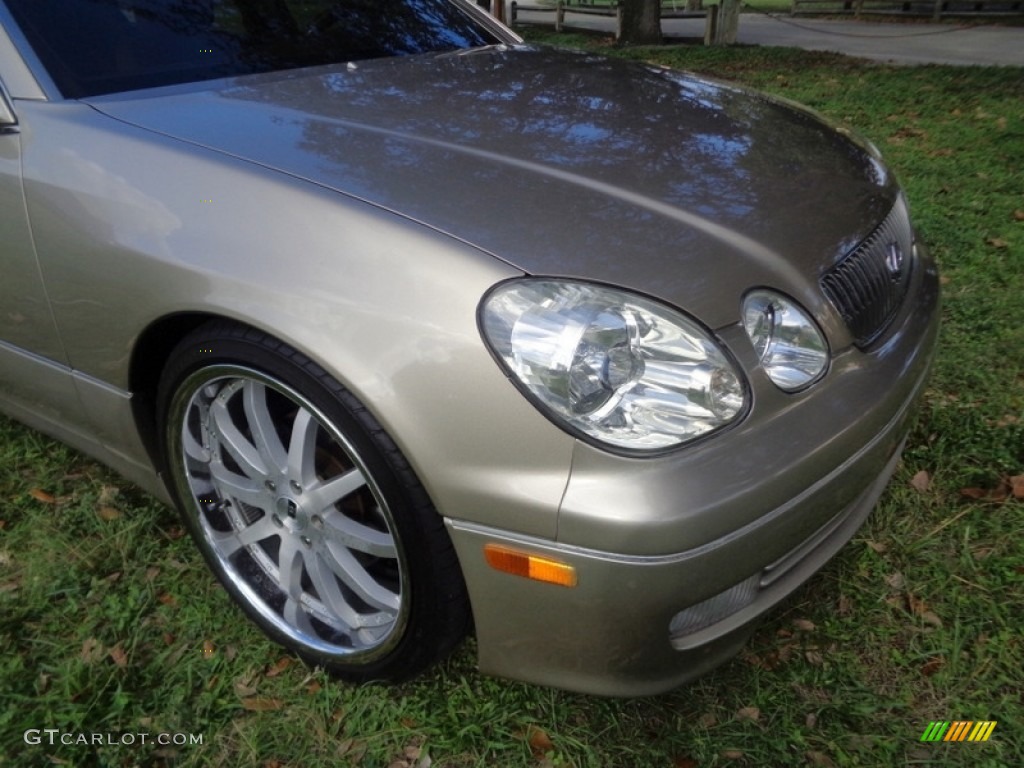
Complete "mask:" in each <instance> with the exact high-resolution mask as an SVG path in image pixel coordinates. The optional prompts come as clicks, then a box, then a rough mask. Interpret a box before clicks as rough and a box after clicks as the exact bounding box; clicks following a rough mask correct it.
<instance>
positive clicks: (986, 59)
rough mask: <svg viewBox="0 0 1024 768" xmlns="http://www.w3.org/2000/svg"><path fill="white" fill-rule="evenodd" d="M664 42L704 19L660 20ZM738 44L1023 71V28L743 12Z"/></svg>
mask: <svg viewBox="0 0 1024 768" xmlns="http://www.w3.org/2000/svg"><path fill="white" fill-rule="evenodd" d="M519 21H520V22H529V23H541V24H553V23H554V14H553V13H535V12H530V11H523V10H520V11H519ZM566 25H567V26H572V27H576V28H581V29H596V30H603V31H607V32H614V30H615V21H614V19H611V18H606V17H603V16H588V15H584V14H575V13H567V14H566ZM661 28H662V31H663V32H664V33H665V35H667V36H670V37H683V38H703V37H704V19H702V18H699V19H663V20H662V23H661ZM738 42H739V43H741V44H746V45H778V46H791V47H794V48H807V49H809V50H815V51H835V52H837V53H844V54H847V55H849V56H858V57H861V58H866V59H878V60H881V61H891V62H896V63H899V64H960V65H983V66H993V65H996V66H998V65H1008V66H1017V67H1024V27H993V26H979V27H973V26H972V27H966V26H965V27H960V26H957V25H956V24H955V22H950V23H945V24H893V23H878V22H871V21H854V20H841V21H833V20H828V21H826V20H821V19H807V18H804V17H798V18H792V17H789V16H784V15H779V16H766V15H764V14H760V13H745V14H743V15H742V16H741V17H740V28H739V38H738Z"/></svg>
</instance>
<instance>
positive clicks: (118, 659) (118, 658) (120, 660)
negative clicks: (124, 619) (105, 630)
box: [110, 643, 128, 669]
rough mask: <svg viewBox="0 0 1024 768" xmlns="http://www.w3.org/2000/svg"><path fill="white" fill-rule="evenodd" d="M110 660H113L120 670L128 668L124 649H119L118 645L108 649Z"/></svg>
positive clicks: (119, 645)
mask: <svg viewBox="0 0 1024 768" xmlns="http://www.w3.org/2000/svg"><path fill="white" fill-rule="evenodd" d="M110 658H111V659H113V660H114V664H116V665H117V666H118V667H120V668H121V669H124V668H125V667H127V666H128V654H127V653H125V652H124V648H123V647H121V644H120V643H118V644H117V645H115V646H114V647H113V648H111V649H110Z"/></svg>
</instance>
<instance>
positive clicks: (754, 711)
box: [736, 707, 761, 723]
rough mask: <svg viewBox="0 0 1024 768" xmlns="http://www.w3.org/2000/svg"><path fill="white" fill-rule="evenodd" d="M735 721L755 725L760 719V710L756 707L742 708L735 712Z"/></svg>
mask: <svg viewBox="0 0 1024 768" xmlns="http://www.w3.org/2000/svg"><path fill="white" fill-rule="evenodd" d="M736 719H737V720H749V721H751V722H752V723H756V722H757V721H758V720H760V719H761V710H760V709H758V708H757V707H742V708H740V709H738V710H736Z"/></svg>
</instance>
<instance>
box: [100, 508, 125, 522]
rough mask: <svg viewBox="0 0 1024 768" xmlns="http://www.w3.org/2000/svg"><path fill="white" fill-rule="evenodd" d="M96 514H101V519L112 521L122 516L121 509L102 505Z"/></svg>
mask: <svg viewBox="0 0 1024 768" xmlns="http://www.w3.org/2000/svg"><path fill="white" fill-rule="evenodd" d="M96 514H97V515H99V516H100V520H103V521H104V522H107V523H110V522H113V521H114V520H117V518H119V517H120V516H121V511H120V510H118V509H114V507H100V508H99V509H98V510H97V511H96Z"/></svg>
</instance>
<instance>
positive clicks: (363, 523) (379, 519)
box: [158, 322, 468, 680]
mask: <svg viewBox="0 0 1024 768" xmlns="http://www.w3.org/2000/svg"><path fill="white" fill-rule="evenodd" d="M158 400H159V404H160V413H161V415H162V433H163V444H164V446H165V450H166V465H167V469H168V471H169V475H170V479H171V481H172V490H173V492H174V494H175V496H176V499H177V502H178V505H179V507H180V509H181V512H182V516H183V519H184V521H185V523H186V525H187V527H188V528H189V530H190V532H191V534H192V536H193V538H194V539H195V541H196V543H197V544H198V546H199V548H200V549H201V550H202V553H203V555H204V557H205V559H206V561H207V562H208V563H209V565H210V567H211V568H212V569H213V571H214V573H216V575H217V576H218V578H219V579H220V581H221V582H222V583H223V584H224V586H225V587H226V589H227V590H228V592H229V593H230V594H231V596H232V598H233V599H234V600H235V601H236V602H237V603H238V604H239V605H240V606H241V608H242V609H243V610H244V611H245V612H246V613H247V614H248V615H249V616H250V617H251V618H252V619H253V620H254V621H255V622H256V623H257V624H259V625H260V627H262V629H263V630H264V631H265V632H266V633H267V634H268V635H270V636H271V637H272V638H273V639H275V640H276V641H278V642H279V643H281V644H282V645H284V646H285V647H287V648H289V649H291V650H292V651H294V652H296V653H297V654H299V655H300V656H302V657H303V658H305V659H306V660H307V661H309V662H311V663H313V664H319V665H322V666H324V667H326V668H328V669H329V670H331V671H332V672H334V673H335V674H338V675H339V676H342V677H345V678H348V679H352V680H372V679H386V680H396V679H402V678H405V677H408V676H410V675H412V674H415V673H416V672H418V671H420V670H421V669H423V668H424V667H426V666H428V665H429V664H431V663H433V662H434V661H436V660H437V659H438V658H440V657H442V656H444V655H446V654H447V653H448V652H449V651H450V650H451V649H452V648H453V647H454V645H455V644H456V643H457V642H458V640H459V639H461V637H462V635H463V634H464V632H465V629H466V626H467V623H468V603H467V599H466V594H465V587H464V585H463V583H462V577H461V572H460V570H459V567H458V562H457V560H456V557H455V552H454V549H453V548H452V545H451V541H450V539H449V537H448V534H447V531H446V530H445V529H444V525H443V522H442V520H441V518H440V516H439V515H438V514H437V512H436V511H435V510H434V509H433V507H432V506H431V504H430V502H429V499H428V498H427V495H426V493H425V491H424V490H423V488H422V486H421V485H420V484H419V482H418V480H417V479H416V477H415V475H414V473H413V471H412V469H411V468H410V466H409V465H408V463H407V462H406V461H405V459H404V458H403V457H402V455H401V453H400V452H399V450H398V449H397V447H396V446H395V444H394V443H393V442H392V441H391V439H390V438H389V437H388V436H387V435H386V434H385V432H384V430H383V429H382V428H381V427H380V425H379V424H378V423H377V422H376V420H374V418H373V417H372V416H371V415H370V413H369V412H368V411H367V410H366V408H365V407H363V406H362V405H361V404H360V403H359V402H358V401H357V400H356V399H355V398H354V397H353V395H352V394H351V393H350V392H348V391H347V390H346V389H345V388H344V387H342V386H341V385H340V384H339V383H338V382H336V381H335V380H334V379H333V378H332V377H330V376H329V375H328V374H327V373H326V372H325V371H324V370H323V369H322V368H320V367H319V366H318V365H316V364H315V363H313V362H312V361H310V360H309V359H308V358H306V357H305V356H304V355H302V354H300V353H298V352H297V351H295V350H294V349H291V348H290V347H288V346H286V345H283V344H281V343H280V342H277V341H276V340H274V339H272V338H270V337H268V336H266V335H264V334H261V333H257V332H254V331H252V330H249V329H246V328H242V327H240V326H236V325H234V324H231V323H226V322H224V323H212V324H210V325H207V326H203V327H202V328H200V329H199V330H198V331H196V332H194V333H192V334H190V335H189V337H188V338H186V339H184V340H183V341H182V342H181V344H179V345H178V347H177V348H176V349H175V351H174V353H173V354H172V356H171V358H170V362H169V363H168V366H167V368H166V371H165V374H164V376H163V379H162V386H161V390H160V394H159V397H158Z"/></svg>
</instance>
